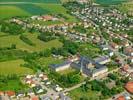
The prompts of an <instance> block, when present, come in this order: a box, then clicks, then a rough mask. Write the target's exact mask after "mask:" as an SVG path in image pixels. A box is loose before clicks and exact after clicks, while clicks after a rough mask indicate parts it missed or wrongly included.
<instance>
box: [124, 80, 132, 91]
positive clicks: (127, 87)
mask: <svg viewBox="0 0 133 100" xmlns="http://www.w3.org/2000/svg"><path fill="white" fill-rule="evenodd" d="M125 88H126V90H127V91H128V92H129V93H131V94H133V81H131V82H128V83H126V85H125Z"/></svg>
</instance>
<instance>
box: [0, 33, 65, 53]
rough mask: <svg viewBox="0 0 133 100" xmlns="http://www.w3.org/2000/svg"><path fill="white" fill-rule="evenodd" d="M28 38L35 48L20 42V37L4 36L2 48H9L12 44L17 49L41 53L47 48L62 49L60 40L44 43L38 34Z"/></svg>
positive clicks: (1, 43)
mask: <svg viewBox="0 0 133 100" xmlns="http://www.w3.org/2000/svg"><path fill="white" fill-rule="evenodd" d="M27 37H28V38H29V39H30V40H31V41H32V42H33V43H34V44H35V46H30V45H28V44H26V43H25V42H23V41H22V40H20V38H19V36H12V35H9V36H4V37H0V47H9V46H11V45H12V44H16V47H17V48H18V49H21V50H28V51H41V50H44V49H47V48H52V47H56V48H58V47H61V46H62V43H61V42H59V41H58V40H52V41H49V42H43V41H41V40H39V39H37V34H30V33H29V34H27Z"/></svg>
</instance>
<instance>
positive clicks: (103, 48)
mask: <svg viewBox="0 0 133 100" xmlns="http://www.w3.org/2000/svg"><path fill="white" fill-rule="evenodd" d="M100 48H101V49H102V50H103V51H106V50H108V49H109V48H108V46H107V45H101V46H100Z"/></svg>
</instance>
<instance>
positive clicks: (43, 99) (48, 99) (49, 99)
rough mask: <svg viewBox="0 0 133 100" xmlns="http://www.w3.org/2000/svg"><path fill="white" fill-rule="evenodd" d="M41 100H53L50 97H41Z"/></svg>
mask: <svg viewBox="0 0 133 100" xmlns="http://www.w3.org/2000/svg"><path fill="white" fill-rule="evenodd" d="M40 100H51V98H50V97H49V96H40Z"/></svg>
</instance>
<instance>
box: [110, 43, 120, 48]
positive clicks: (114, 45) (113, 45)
mask: <svg viewBox="0 0 133 100" xmlns="http://www.w3.org/2000/svg"><path fill="white" fill-rule="evenodd" d="M110 46H111V47H112V48H113V49H119V45H118V44H116V43H114V42H111V43H110Z"/></svg>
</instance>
